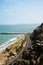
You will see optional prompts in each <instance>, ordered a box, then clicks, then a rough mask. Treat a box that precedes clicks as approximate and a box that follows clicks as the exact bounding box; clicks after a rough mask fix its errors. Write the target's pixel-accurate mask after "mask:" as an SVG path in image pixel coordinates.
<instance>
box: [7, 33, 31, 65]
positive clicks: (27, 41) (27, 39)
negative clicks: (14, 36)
mask: <svg viewBox="0 0 43 65" xmlns="http://www.w3.org/2000/svg"><path fill="white" fill-rule="evenodd" d="M25 35H26V42H25V43H26V46H25V48H23V49H22V51H21V52H20V54H19V55H18V57H17V58H16V59H13V60H12V62H10V63H9V64H8V65H14V63H15V62H16V60H17V59H18V58H20V56H22V53H23V51H24V50H25V49H27V48H28V46H30V45H31V44H30V42H31V41H30V38H29V35H30V34H28V33H27V34H25Z"/></svg>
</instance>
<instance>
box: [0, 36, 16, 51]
mask: <svg viewBox="0 0 43 65" xmlns="http://www.w3.org/2000/svg"><path fill="white" fill-rule="evenodd" d="M16 39H17V37H16V38H13V39H11V40H9V41H7V42H6V43H5V44H3V45H1V46H0V52H2V51H3V50H5V49H6V48H7V47H8V46H9V45H11V44H12V42H13V41H15V40H16Z"/></svg>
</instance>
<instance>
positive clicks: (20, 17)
mask: <svg viewBox="0 0 43 65" xmlns="http://www.w3.org/2000/svg"><path fill="white" fill-rule="evenodd" d="M41 22H43V0H0V24H32V23H36V24H37V23H41Z"/></svg>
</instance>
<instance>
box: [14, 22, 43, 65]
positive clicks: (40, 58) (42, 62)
mask: <svg viewBox="0 0 43 65" xmlns="http://www.w3.org/2000/svg"><path fill="white" fill-rule="evenodd" d="M30 39H31V46H30V47H28V48H27V49H25V50H24V51H23V54H22V58H20V59H18V60H17V61H16V62H15V63H14V64H13V65H43V23H42V24H41V25H40V26H38V27H37V28H36V29H35V30H34V31H33V32H32V34H31V36H30ZM27 44H28V43H27ZM28 46H29V45H28Z"/></svg>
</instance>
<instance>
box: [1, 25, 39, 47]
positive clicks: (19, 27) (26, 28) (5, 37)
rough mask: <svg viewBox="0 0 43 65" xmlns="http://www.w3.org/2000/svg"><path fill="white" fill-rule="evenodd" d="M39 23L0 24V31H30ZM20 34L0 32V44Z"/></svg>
mask: <svg viewBox="0 0 43 65" xmlns="http://www.w3.org/2000/svg"><path fill="white" fill-rule="evenodd" d="M39 25H40V24H18V25H0V32H19V33H27V32H29V33H30V32H32V31H33V30H34V29H35V28H36V27H37V26H39ZM19 35H20V34H10V35H9V34H8V35H7V34H0V46H1V45H4V44H6V43H7V42H8V41H9V40H11V39H13V38H16V37H18V36H19Z"/></svg>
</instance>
